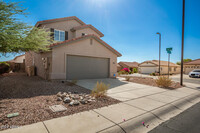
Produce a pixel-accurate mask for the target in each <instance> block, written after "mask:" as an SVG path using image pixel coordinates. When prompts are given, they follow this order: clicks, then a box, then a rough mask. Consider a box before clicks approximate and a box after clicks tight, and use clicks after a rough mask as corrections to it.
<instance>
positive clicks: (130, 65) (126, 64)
mask: <svg viewBox="0 0 200 133" xmlns="http://www.w3.org/2000/svg"><path fill="white" fill-rule="evenodd" d="M118 64H119V66H121V68H120V67H118V68H119V69H120V70H121V69H123V68H128V69H130V70H131V71H132V70H133V68H136V69H138V64H139V63H137V62H122V61H121V62H119V63H118Z"/></svg>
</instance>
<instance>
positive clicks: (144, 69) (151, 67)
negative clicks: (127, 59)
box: [139, 60, 180, 74]
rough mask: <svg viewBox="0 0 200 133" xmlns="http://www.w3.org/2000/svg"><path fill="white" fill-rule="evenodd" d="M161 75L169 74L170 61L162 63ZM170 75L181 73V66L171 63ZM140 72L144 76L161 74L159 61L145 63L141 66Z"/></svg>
mask: <svg viewBox="0 0 200 133" xmlns="http://www.w3.org/2000/svg"><path fill="white" fill-rule="evenodd" d="M160 69H161V72H160V73H161V74H167V73H168V61H160ZM169 70H170V74H176V73H180V66H179V65H177V64H175V63H172V62H170V69H169ZM139 72H140V73H143V74H150V73H157V72H159V60H151V61H144V62H142V63H140V64H139Z"/></svg>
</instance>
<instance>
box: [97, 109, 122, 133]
mask: <svg viewBox="0 0 200 133" xmlns="http://www.w3.org/2000/svg"><path fill="white" fill-rule="evenodd" d="M93 111H94V110H93ZM94 112H95V113H97V114H99V115H101V116H102V117H104V118H105V119H107V120H109V121H110V122H112V123H114V124H115V125H117V126H118V127H120V128H121V129H122V131H124V133H126V131H125V130H124V129H123V128H122V127H121V126H120V125H119V124H117V123H115V122H114V121H112V120H110V119H108V118H107V117H105V116H104V115H102V114H100V113H98V112H96V111H94ZM111 127H113V126H111ZM109 128H110V127H108V128H105V129H109ZM105 129H102V130H100V131H98V132H101V131H103V130H105Z"/></svg>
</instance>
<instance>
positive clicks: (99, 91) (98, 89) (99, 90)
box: [91, 82, 109, 97]
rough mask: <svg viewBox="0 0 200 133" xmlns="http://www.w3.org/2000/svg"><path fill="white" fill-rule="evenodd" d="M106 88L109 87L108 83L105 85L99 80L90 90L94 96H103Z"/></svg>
mask: <svg viewBox="0 0 200 133" xmlns="http://www.w3.org/2000/svg"><path fill="white" fill-rule="evenodd" d="M108 88H109V85H106V84H104V83H103V82H100V83H99V82H97V84H96V86H95V88H94V89H93V90H92V92H91V95H92V96H94V97H102V96H105V95H106V92H107V90H108Z"/></svg>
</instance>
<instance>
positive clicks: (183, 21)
mask: <svg viewBox="0 0 200 133" xmlns="http://www.w3.org/2000/svg"><path fill="white" fill-rule="evenodd" d="M182 15H183V16H182V46H181V79H180V84H181V85H183V52H184V27H185V0H183V14H182Z"/></svg>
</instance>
